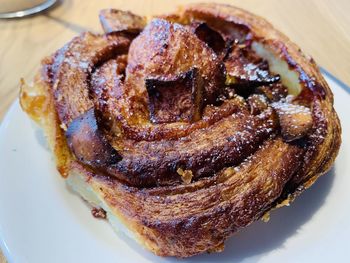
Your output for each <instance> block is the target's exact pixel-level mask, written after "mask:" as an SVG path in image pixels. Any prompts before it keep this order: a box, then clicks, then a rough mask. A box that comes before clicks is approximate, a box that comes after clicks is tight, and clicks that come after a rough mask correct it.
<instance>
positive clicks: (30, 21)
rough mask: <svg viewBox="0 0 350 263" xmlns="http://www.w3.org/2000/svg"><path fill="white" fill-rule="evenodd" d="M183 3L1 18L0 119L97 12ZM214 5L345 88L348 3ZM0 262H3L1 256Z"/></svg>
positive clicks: (101, 0)
mask: <svg viewBox="0 0 350 263" xmlns="http://www.w3.org/2000/svg"><path fill="white" fill-rule="evenodd" d="M186 2H190V1H185V0H172V1H166V0H147V1H141V0H127V1H122V0H98V1H83V0H63V1H60V2H59V3H58V5H57V6H56V7H55V8H53V9H51V10H49V11H47V12H45V13H42V14H40V15H37V16H33V17H29V18H23V19H15V20H0V121H1V120H2V118H3V116H4V114H5V112H6V110H7V109H8V107H9V106H10V105H11V103H12V102H13V101H14V100H15V99H16V97H17V95H18V90H19V79H20V78H21V77H23V78H24V79H26V80H27V81H31V79H32V78H33V76H34V74H35V72H36V71H37V70H38V68H39V65H40V60H41V58H42V57H44V56H46V55H48V54H50V53H52V52H54V51H55V50H56V49H58V48H60V47H61V46H62V45H64V44H65V43H66V42H67V41H69V40H70V39H71V38H72V37H73V36H75V35H77V34H78V33H80V32H82V31H86V30H91V31H95V32H99V31H101V29H100V25H99V21H98V16H97V14H98V11H99V10H100V9H102V8H107V7H114V8H118V9H126V10H132V11H133V12H135V13H137V14H142V15H150V14H160V13H163V12H169V11H172V10H174V8H175V7H176V6H177V5H178V4H184V3H186ZM193 2H194V1H193ZM199 2H203V0H202V1H199ZM217 2H225V3H230V4H233V5H236V6H239V7H242V8H245V9H247V10H249V11H251V12H253V13H256V14H258V15H260V16H263V17H265V18H266V19H268V20H269V21H270V22H272V23H273V24H274V25H275V26H276V27H277V28H278V29H280V30H281V31H282V32H284V33H285V34H286V35H288V36H289V37H290V38H291V39H292V40H293V41H294V42H296V43H297V44H298V45H299V46H300V47H301V48H302V49H303V50H304V51H305V52H306V53H308V54H309V55H311V56H313V57H314V59H315V60H316V62H317V63H318V64H319V65H320V66H322V67H324V68H325V69H327V70H328V71H329V72H331V73H332V74H333V75H334V76H336V77H338V78H339V79H340V80H342V81H343V82H345V83H346V84H348V85H350V16H349V15H348V12H349V10H350V1H349V0H337V1H334V0H308V1H305V0H264V1H258V0H245V1H240V0H228V1H217ZM0 262H5V259H4V257H3V256H2V255H1V252H0Z"/></svg>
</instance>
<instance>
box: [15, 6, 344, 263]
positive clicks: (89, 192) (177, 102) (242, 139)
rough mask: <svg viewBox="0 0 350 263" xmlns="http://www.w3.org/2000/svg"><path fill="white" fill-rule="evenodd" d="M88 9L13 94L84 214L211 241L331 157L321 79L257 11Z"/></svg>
mask: <svg viewBox="0 0 350 263" xmlns="http://www.w3.org/2000/svg"><path fill="white" fill-rule="evenodd" d="M100 19H101V23H102V25H103V28H104V30H105V33H104V34H93V33H89V32H86V33H83V34H81V35H79V36H77V37H75V38H74V39H73V40H71V41H70V42H69V43H67V44H66V45H65V46H64V47H62V48H61V49H59V50H58V51H57V52H55V53H54V54H53V55H51V56H49V57H47V58H45V59H44V60H43V62H42V69H41V71H40V72H39V74H38V75H37V77H36V78H35V81H34V85H32V86H28V85H26V84H25V83H24V82H23V81H22V89H21V95H20V101H21V105H22V108H23V110H24V111H26V112H27V113H28V114H29V115H30V116H31V117H32V118H33V119H34V120H36V121H37V122H38V123H39V124H40V125H41V126H42V127H43V128H44V130H45V133H46V135H47V139H48V142H49V144H50V146H51V149H52V151H53V153H54V156H55V160H56V163H57V168H58V170H59V171H60V173H61V174H62V176H63V177H65V178H66V180H67V182H68V184H69V185H70V186H71V187H72V188H73V189H74V190H75V191H76V192H78V193H79V194H80V195H81V196H82V197H83V198H84V199H85V200H87V201H88V202H89V203H90V204H91V205H92V206H93V207H94V209H93V214H94V215H95V216H98V217H107V218H108V220H109V221H110V223H111V224H112V226H113V227H114V228H115V229H117V230H122V231H125V232H126V233H127V234H128V235H129V236H131V237H132V238H135V239H136V240H137V241H138V242H140V243H141V244H142V245H143V246H144V247H146V248H147V249H149V250H150V251H152V252H153V253H155V254H157V255H161V256H177V257H188V256H193V255H196V254H199V253H202V252H205V251H209V252H212V251H222V250H223V248H224V242H225V240H226V239H227V238H228V237H229V236H231V235H232V234H233V233H235V232H236V231H238V230H239V229H241V228H243V227H246V226H248V225H249V224H250V223H252V222H253V221H255V220H258V219H260V218H262V217H264V216H265V217H266V216H267V214H268V212H269V211H270V210H271V209H274V208H277V207H280V206H282V205H285V204H288V203H289V202H291V201H293V200H294V198H295V197H296V196H298V195H299V194H300V193H301V192H302V191H303V190H305V189H306V188H308V187H310V186H311V185H312V184H313V183H314V182H315V181H316V179H317V178H318V177H319V176H320V175H322V174H324V173H325V172H326V171H328V170H329V169H330V167H331V165H332V164H333V162H334V159H335V157H336V155H337V153H338V149H339V145H340V141H341V138H340V134H341V128H340V123H339V120H338V117H337V114H336V112H335V111H334V108H333V95H332V92H331V90H330V88H329V87H328V85H327V83H326V82H325V80H324V79H323V77H322V75H321V74H320V72H319V70H318V67H317V65H316V64H315V62H314V61H313V59H312V58H310V57H308V56H305V55H304V54H303V53H302V52H301V50H300V48H299V47H298V46H296V45H295V44H293V43H292V42H291V41H290V40H289V39H288V38H287V37H286V36H284V35H283V34H281V33H280V32H278V31H277V30H276V29H274V28H273V27H272V26H271V25H270V24H269V23H268V22H266V21H265V20H264V19H262V18H260V17H257V16H255V15H253V14H251V13H248V12H246V11H244V10H241V9H238V8H235V7H232V6H227V5H218V4H192V5H187V6H184V7H181V8H180V9H179V10H178V11H177V12H176V13H174V14H169V15H164V16H158V17H154V18H152V19H150V20H149V21H146V19H145V18H143V17H140V16H137V15H134V14H132V13H130V12H124V11H119V10H113V9H109V10H103V11H102V12H101V13H100Z"/></svg>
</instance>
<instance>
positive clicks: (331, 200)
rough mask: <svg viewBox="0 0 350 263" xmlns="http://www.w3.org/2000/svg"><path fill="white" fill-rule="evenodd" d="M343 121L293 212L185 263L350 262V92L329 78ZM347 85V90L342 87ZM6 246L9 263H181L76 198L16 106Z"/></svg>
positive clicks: (0, 200) (2, 226) (3, 212)
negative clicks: (331, 154) (334, 148)
mask: <svg viewBox="0 0 350 263" xmlns="http://www.w3.org/2000/svg"><path fill="white" fill-rule="evenodd" d="M326 79H327V81H328V83H329V84H330V86H331V87H332V89H333V91H334V95H335V107H336V110H337V112H338V114H339V116H340V119H341V121H342V127H343V143H342V146H341V150H340V153H339V156H338V158H337V160H336V163H335V167H334V168H333V169H332V170H331V171H330V172H329V173H328V174H327V175H326V176H323V177H321V178H320V179H319V180H318V181H317V183H315V185H314V186H313V187H312V188H311V189H309V190H307V191H306V192H304V193H303V194H302V195H301V196H300V197H299V198H298V199H297V200H296V201H295V202H294V203H293V204H292V205H291V206H290V207H285V208H281V209H279V210H277V211H275V212H273V213H272V215H271V220H270V222H269V223H267V224H266V223H263V222H256V223H254V224H253V225H251V226H250V227H248V228H246V229H244V230H242V231H241V232H239V233H238V234H236V235H234V236H233V237H232V238H231V239H229V240H228V242H227V243H226V249H225V251H224V252H223V253H220V254H205V255H200V256H196V257H193V258H190V259H186V260H182V261H184V262H257V261H258V262H349V260H350V249H349V248H350V247H349V242H350V241H349V237H350V194H349V192H350V190H349V186H350V166H349V165H350V158H349V151H350V139H349V138H350V136H349V134H350V121H349V120H350V117H349V109H350V108H349V107H350V106H349V105H350V95H349V94H350V93H349V90H348V91H346V89H348V88H347V87H346V86H344V85H343V84H341V83H340V82H339V81H337V80H336V79H334V78H333V77H331V76H330V75H328V74H326ZM342 86H343V87H342ZM0 167H1V170H0V245H1V248H2V250H3V251H4V253H5V254H6V257H7V258H8V259H9V261H10V262H16V263H17V262H18V263H24V262H30V263H41V262H45V263H46V262H60V263H61V262H65V263H67V262H85V263H88V262H95V263H96V262H104V263H108V262H140V263H141V262H173V261H174V262H175V261H179V260H178V259H174V258H160V257H157V256H154V255H153V254H151V253H150V252H148V251H146V250H144V249H143V248H142V247H140V246H139V245H138V244H136V243H135V242H134V241H133V240H130V239H128V238H127V237H125V236H123V235H121V234H119V235H116V234H115V233H114V232H113V231H112V228H111V227H110V226H109V224H108V223H107V222H105V221H103V220H97V219H95V218H93V217H92V216H91V214H90V211H89V209H88V207H87V205H85V204H84V202H83V201H82V200H81V199H80V198H79V197H78V196H76V195H75V194H73V193H72V192H70V191H69V190H68V188H67V187H66V185H65V182H64V180H63V179H62V178H61V177H60V176H59V174H58V173H57V171H56V170H55V165H54V162H53V159H52V156H51V153H50V152H49V150H48V148H47V146H46V143H45V140H44V138H43V135H42V132H41V131H40V129H39V128H37V127H35V126H34V125H33V124H32V122H31V121H30V120H29V119H28V117H27V116H26V115H25V114H24V113H23V112H22V111H21V109H20V107H19V105H18V102H16V103H14V104H13V105H12V107H11V109H10V111H9V112H8V114H7V116H6V117H5V119H4V121H3V123H2V125H1V129H0Z"/></svg>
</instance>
